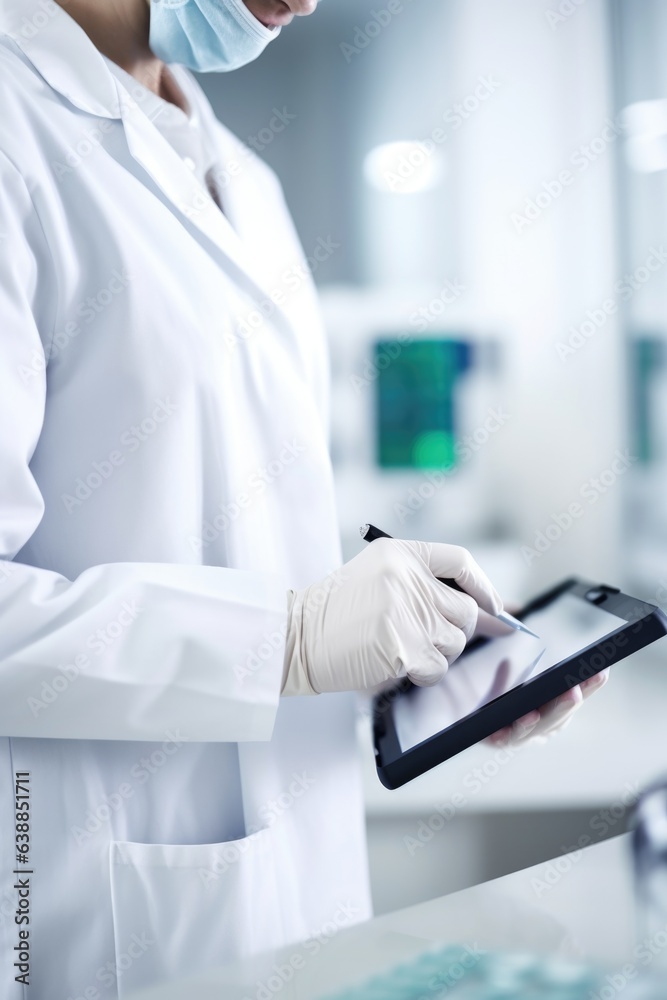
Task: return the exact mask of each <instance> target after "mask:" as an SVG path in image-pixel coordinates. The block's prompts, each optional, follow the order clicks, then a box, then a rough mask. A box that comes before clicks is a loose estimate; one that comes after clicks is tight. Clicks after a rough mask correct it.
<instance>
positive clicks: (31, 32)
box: [0, 0, 283, 322]
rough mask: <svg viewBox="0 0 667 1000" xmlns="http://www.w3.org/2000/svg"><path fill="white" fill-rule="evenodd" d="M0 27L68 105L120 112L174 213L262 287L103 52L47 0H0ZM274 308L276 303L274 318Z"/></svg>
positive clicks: (240, 275) (256, 289)
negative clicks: (118, 77) (176, 212)
mask: <svg viewBox="0 0 667 1000" xmlns="http://www.w3.org/2000/svg"><path fill="white" fill-rule="evenodd" d="M0 33H4V34H7V35H9V36H10V37H11V38H12V39H13V40H14V41H15V42H16V44H17V45H18V46H19V48H20V49H21V51H22V52H23V54H24V55H25V56H26V57H27V58H28V59H29V60H30V62H31V63H32V64H33V66H34V67H35V69H36V70H37V71H38V73H39V74H40V75H41V76H42V77H43V78H44V79H45V80H46V82H47V83H48V84H49V86H50V87H52V88H53V89H54V90H55V91H57V92H58V93H59V94H61V95H62V96H63V97H65V98H66V99H67V100H68V101H69V102H70V103H71V104H73V105H74V106H75V107H77V108H80V109H81V110H82V111H85V112H87V113H89V114H92V115H96V116H98V117H101V118H116V119H119V118H120V119H122V122H123V126H124V129H125V135H126V138H127V142H128V146H129V148H130V152H131V154H132V156H133V157H134V159H135V160H136V161H137V162H138V163H140V164H141V166H142V167H143V168H144V170H146V172H147V173H148V174H149V175H150V176H151V177H152V178H153V180H154V181H155V183H156V184H157V185H158V186H159V187H160V188H161V189H162V191H163V192H164V193H165V195H166V196H167V197H168V198H169V200H170V201H171V202H172V204H173V205H174V206H175V207H176V208H177V209H178V210H179V212H180V213H181V214H182V215H184V216H186V218H187V219H188V220H189V222H190V223H191V224H192V225H193V226H195V227H196V228H197V229H198V230H199V232H200V233H201V234H203V235H204V236H206V237H207V239H208V240H209V241H211V242H212V243H213V244H214V245H215V247H216V248H217V249H218V250H222V252H223V253H224V255H225V257H226V258H227V261H228V262H229V261H231V263H232V264H233V265H235V266H236V268H237V280H238V282H239V283H240V284H242V285H244V286H245V287H246V290H247V292H248V293H249V294H250V295H251V296H253V297H254V298H256V299H258V300H260V301H263V300H265V299H266V297H267V293H266V290H265V289H264V288H263V287H262V283H261V281H260V280H258V279H257V278H256V277H253V270H254V268H253V264H252V261H251V260H250V259H249V256H248V254H247V251H246V249H245V247H244V246H243V243H242V242H241V240H240V238H239V236H238V234H237V233H236V232H235V230H234V229H233V227H232V226H231V224H230V222H229V220H228V219H227V218H225V216H224V215H223V213H222V212H221V211H220V209H219V208H218V206H217V205H216V204H215V202H214V201H213V199H212V198H211V197H210V195H209V193H208V192H207V191H204V189H203V188H202V187H201V185H200V184H199V183H198V182H197V180H196V179H195V178H194V177H193V176H192V174H191V172H190V171H189V170H188V168H187V167H186V166H185V164H184V163H183V162H182V160H181V158H180V157H179V156H178V154H177V153H176V152H175V151H174V150H173V149H172V147H171V146H170V145H169V143H168V142H167V140H166V139H164V138H163V137H162V136H161V135H160V133H159V132H158V131H157V129H156V128H155V126H154V125H153V124H152V123H151V122H150V121H149V119H148V118H147V117H146V115H145V114H144V113H143V112H142V111H141V109H140V108H139V106H138V105H137V103H136V101H135V100H134V99H133V98H132V97H131V96H130V94H129V93H128V92H127V91H126V90H125V89H124V88H123V87H122V86H121V85H120V84H118V83H117V82H116V79H115V77H114V75H113V73H112V72H111V70H110V69H109V67H108V65H107V63H106V61H105V59H104V57H103V56H102V54H101V53H100V52H99V51H98V49H97V48H96V47H95V45H93V43H92V42H91V40H90V38H89V37H88V35H87V34H86V32H85V31H84V30H83V28H81V27H80V25H79V24H77V22H76V21H75V20H74V19H73V18H72V17H70V15H69V14H68V13H66V11H65V10H63V8H62V7H60V6H59V5H58V4H57V3H56V2H55V0H0ZM282 318H283V317H281V312H280V310H279V309H276V319H277V320H278V322H280V320H281V319H282Z"/></svg>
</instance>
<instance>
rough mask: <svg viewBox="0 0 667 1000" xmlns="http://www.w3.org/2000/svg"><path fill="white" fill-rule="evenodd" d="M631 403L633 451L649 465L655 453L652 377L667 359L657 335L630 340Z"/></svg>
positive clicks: (665, 351)
mask: <svg viewBox="0 0 667 1000" xmlns="http://www.w3.org/2000/svg"><path fill="white" fill-rule="evenodd" d="M630 345H631V351H632V365H631V379H632V383H631V407H632V424H633V430H634V439H635V445H634V449H635V454H636V455H637V457H638V458H639V461H640V462H642V464H644V465H648V464H649V463H650V462H652V461H653V460H654V459H655V457H656V445H655V438H656V427H655V415H654V413H653V402H654V399H653V394H654V388H653V380H654V379H655V378H656V376H657V375H658V374H659V373H660V371H661V369H662V368H663V367H664V365H665V364H666V363H667V345H666V344H665V340H664V337H661V336H660V335H658V334H656V335H652V336H651V335H641V336H635V337H634V338H633V339H632V340H631V341H630Z"/></svg>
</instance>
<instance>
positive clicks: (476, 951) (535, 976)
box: [326, 945, 666, 1000]
mask: <svg viewBox="0 0 667 1000" xmlns="http://www.w3.org/2000/svg"><path fill="white" fill-rule="evenodd" d="M621 992H622V995H623V1000H664V998H665V995H666V994H665V987H664V983H662V982H661V981H659V980H657V979H654V978H647V977H645V976H643V975H641V973H640V970H639V969H638V968H637V966H631V965H630V964H626V965H624V966H623V967H622V969H619V970H611V971H605V970H604V969H600V968H598V967H596V966H593V965H590V964H588V963H586V962H579V961H571V960H567V959H563V958H559V957H550V956H544V955H530V954H525V953H522V952H516V953H512V952H487V951H484V950H483V949H481V948H479V946H477V945H448V946H446V947H444V948H439V949H437V950H431V951H427V952H425V953H424V954H422V955H419V956H418V957H417V958H416V959H414V960H413V961H411V962H405V963H403V964H402V965H398V966H396V968H394V969H391V970H390V971H389V972H386V973H384V974H382V975H379V976H374V977H373V978H372V979H369V980H367V981H366V982H365V983H362V984H361V985H359V986H354V987H352V988H351V989H347V990H343V992H341V993H336V994H335V995H331V996H327V997H326V1000H443V998H445V997H452V998H453V1000H611V998H613V997H615V996H616V995H617V994H619V993H621Z"/></svg>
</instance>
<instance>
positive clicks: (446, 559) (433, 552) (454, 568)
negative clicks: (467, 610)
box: [426, 542, 503, 615]
mask: <svg viewBox="0 0 667 1000" xmlns="http://www.w3.org/2000/svg"><path fill="white" fill-rule="evenodd" d="M427 549H428V552H427V556H426V561H427V563H428V567H429V569H430V570H431V572H432V573H433V575H434V576H438V577H444V578H445V579H452V580H456V582H457V583H458V585H459V587H461V589H462V590H464V591H465V592H466V594H470V596H471V597H474V598H475V600H476V601H477V603H478V604H479V606H480V607H481V608H484V610H485V611H488V612H489V614H491V615H497V614H498V613H499V612H500V611H502V609H503V602H502V599H501V597H500V594H499V593H498V591H497V590H496V589H495V587H494V586H493V584H492V583H491V581H490V580H489V578H488V576H487V575H486V573H485V572H484V570H483V569H482V567H481V566H479V565H478V564H477V563H476V562H475V560H474V559H473V557H472V556H471V554H470V553H469V552H468V550H467V549H464V548H463V547H462V546H460V545H446V544H444V543H442V542H430V543H428V545H427Z"/></svg>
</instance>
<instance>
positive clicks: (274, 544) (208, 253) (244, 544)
mask: <svg viewBox="0 0 667 1000" xmlns="http://www.w3.org/2000/svg"><path fill="white" fill-rule="evenodd" d="M0 9H1V10H2V22H1V26H2V31H3V37H2V39H1V40H0V107H1V108H2V109H3V110H2V116H1V117H0V355H1V365H0V409H1V419H0V427H1V440H0V448H1V455H0V469H1V474H0V552H1V554H2V557H3V560H4V561H3V562H2V563H0V570H1V572H0V622H1V627H0V734H2V737H3V738H2V739H1V740H0V759H1V762H2V775H1V778H0V815H1V816H2V825H1V828H0V852H1V861H0V864H1V866H2V892H1V895H0V910H1V920H0V947H1V949H2V971H1V972H0V994H1V995H2V996H3V997H4V998H8V1000H9V998H14V997H19V996H23V993H22V992H21V988H20V987H19V986H18V985H17V984H16V982H15V980H14V976H15V975H16V974H17V970H16V969H15V968H14V967H13V965H12V963H13V959H14V958H15V953H14V951H13V948H14V946H15V945H16V944H17V943H18V941H19V938H18V931H19V926H18V925H17V924H16V923H15V921H14V911H15V910H16V906H17V892H18V890H16V889H14V888H13V885H14V876H13V875H12V874H11V873H12V871H13V869H14V868H16V867H17V862H16V861H15V856H16V845H15V840H14V831H13V829H12V824H11V822H10V820H11V817H12V815H13V808H14V775H15V773H16V772H29V773H30V779H29V785H30V794H31V799H30V813H31V833H30V836H31V840H30V854H29V858H30V870H31V871H33V872H34V874H32V875H31V890H32V891H31V897H30V901H31V910H30V920H31V922H30V925H29V929H30V938H29V948H30V954H31V963H30V964H31V972H30V981H31V989H30V991H29V995H30V996H31V997H33V998H34V1000H67V998H68V997H72V998H79V997H85V1000H98V998H100V1000H108V998H114V997H116V996H125V995H127V993H128V992H129V991H130V990H132V989H135V988H137V987H142V986H145V985H147V984H150V983H153V982H156V981H158V980H160V979H163V978H171V977H175V976H177V975H180V974H182V973H187V972H190V971H192V970H195V969H202V968H205V967H206V966H208V965H211V964H215V963H219V962H223V961H225V960H228V959H232V958H235V957H237V956H241V955H247V954H251V953H253V952H255V951H257V950H259V949H264V948H268V947H271V946H274V945H279V944H283V943H285V942H288V941H293V940H298V939H301V938H303V937H305V936H306V935H308V934H312V933H317V932H318V931H319V930H321V929H322V928H323V927H324V926H325V925H326V926H327V927H331V926H333V925H335V924H337V925H340V924H342V923H345V922H353V921H355V920H360V919H363V918H365V917H367V916H368V914H369V894H368V878H367V870H366V857H365V845H364V832H363V810H362V798H361V789H360V779H359V772H358V766H357V760H356V751H355V734H354V705H353V700H352V699H351V698H350V697H348V696H322V697H319V698H303V699H294V700H292V701H283V702H280V699H279V689H280V683H281V674H282V663H283V647H284V631H285V621H286V590H287V588H288V587H301V586H304V585H306V584H308V583H311V582H313V581H315V580H317V579H319V578H321V577H323V576H324V575H325V574H327V573H329V572H331V571H332V570H334V569H335V568H336V567H337V566H338V565H339V564H340V552H339V544H338V539H337V528H336V518H335V511H334V502H333V490H332V475H331V468H330V463H329V459H328V455H327V447H326V437H327V431H326V408H327V370H326V357H325V348H324V339H323V334H322V330H321V326H320V320H319V318H318V314H317V308H316V302H315V296H314V291H313V287H312V284H311V281H310V279H309V276H307V275H306V272H305V271H304V270H303V266H302V265H303V252H302V250H301V248H300V246H299V244H298V241H297V239H296V237H295V234H294V231H293V228H292V225H291V222H290V219H289V216H288V214H287V211H286V208H285V206H284V203H283V200H282V195H281V192H280V189H279V186H278V183H277V181H276V179H275V177H274V175H273V174H272V173H271V171H270V170H269V169H268V168H267V167H266V166H265V165H263V164H262V163H261V162H260V161H259V160H258V159H257V158H255V157H254V156H253V155H251V154H250V153H249V152H248V151H247V150H246V149H245V148H244V147H243V146H242V145H241V144H240V143H238V142H237V140H236V139H234V138H233V137H232V136H231V135H230V134H229V133H228V132H227V131H226V130H224V129H223V128H222V126H220V125H217V124H216V125H215V126H211V127H214V128H215V129H216V134H217V144H218V149H219V158H220V163H221V165H224V167H225V170H226V173H225V174H224V176H227V177H229V176H231V181H230V183H229V184H227V185H223V188H222V196H223V201H224V208H225V213H226V214H225V215H223V214H222V213H221V212H220V211H219V209H218V208H217V206H216V205H215V204H214V203H213V201H212V200H211V199H210V197H209V196H208V194H207V193H206V192H204V190H203V189H202V188H201V187H199V185H198V183H197V182H196V180H195V179H194V178H193V176H192V174H191V172H190V171H189V170H188V168H187V166H185V165H184V163H183V162H182V161H181V160H180V158H179V157H178V155H177V154H176V153H175V152H174V151H173V149H172V148H171V147H170V146H169V144H168V143H167V142H166V141H165V140H164V139H163V138H162V137H161V136H160V135H159V133H158V131H157V130H156V129H155V127H154V126H153V124H152V123H151V122H150V121H149V120H148V118H146V117H145V115H144V114H143V113H142V112H141V111H140V110H139V108H138V107H137V105H136V103H135V102H134V100H133V99H132V98H131V96H130V95H129V93H128V92H127V91H125V90H124V89H123V87H122V86H121V85H120V84H119V83H117V81H116V80H115V78H114V76H113V74H112V73H111V72H110V71H109V68H108V66H107V64H106V63H105V61H104V59H103V58H102V56H101V55H100V54H99V53H98V51H97V50H96V49H95V48H94V46H93V45H92V43H91V42H90V41H89V39H88V38H87V36H86V35H85V33H84V32H83V31H82V30H81V29H80V28H79V27H78V25H76V23H75V22H74V21H73V20H72V19H71V18H70V17H69V15H67V14H66V13H65V12H64V10H62V9H61V8H60V7H58V6H57V5H55V4H54V3H53V2H52V0H0ZM177 73H178V79H179V81H180V82H181V85H182V86H183V87H184V88H186V90H187V93H188V97H189V99H190V100H194V101H196V102H197V103H198V108H199V112H200V114H201V115H202V116H204V117H205V119H206V120H207V121H208V122H209V124H211V121H212V112H211V109H210V107H209V106H208V104H207V103H206V101H205V98H204V96H203V94H202V93H201V91H200V90H199V88H198V87H197V85H196V84H195V83H194V81H193V79H192V78H190V77H189V76H188V74H186V73H185V72H183V71H177ZM222 176H223V174H221V177H222ZM262 313H264V314H265V317H264V318H262ZM334 585H335V583H334Z"/></svg>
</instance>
